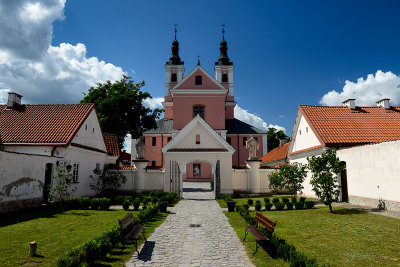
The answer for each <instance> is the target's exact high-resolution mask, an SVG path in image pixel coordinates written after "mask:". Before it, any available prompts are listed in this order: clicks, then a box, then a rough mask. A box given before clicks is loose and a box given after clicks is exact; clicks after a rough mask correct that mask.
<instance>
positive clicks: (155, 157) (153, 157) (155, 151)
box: [144, 134, 171, 166]
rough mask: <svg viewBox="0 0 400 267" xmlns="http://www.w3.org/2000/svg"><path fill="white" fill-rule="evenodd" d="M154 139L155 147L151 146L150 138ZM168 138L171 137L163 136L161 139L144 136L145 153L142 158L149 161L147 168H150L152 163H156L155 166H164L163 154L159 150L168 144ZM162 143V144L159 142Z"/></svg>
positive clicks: (159, 137)
mask: <svg viewBox="0 0 400 267" xmlns="http://www.w3.org/2000/svg"><path fill="white" fill-rule="evenodd" d="M153 137H155V138H156V145H155V146H153V145H152V138H153ZM168 137H171V135H166V134H163V135H162V138H161V134H160V135H157V136H156V135H154V136H145V138H146V139H145V149H146V150H145V152H144V157H145V159H147V160H149V161H150V162H149V163H148V164H147V166H152V161H155V162H156V166H164V162H165V158H164V155H163V153H162V152H161V148H163V147H164V146H165V145H166V144H167V143H168ZM161 141H162V142H161Z"/></svg>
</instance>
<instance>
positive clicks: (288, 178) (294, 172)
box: [269, 163, 307, 196]
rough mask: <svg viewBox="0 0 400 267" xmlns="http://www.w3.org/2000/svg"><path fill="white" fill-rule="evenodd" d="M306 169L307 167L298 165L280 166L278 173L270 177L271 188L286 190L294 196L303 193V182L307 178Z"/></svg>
mask: <svg viewBox="0 0 400 267" xmlns="http://www.w3.org/2000/svg"><path fill="white" fill-rule="evenodd" d="M306 168H307V166H306V165H302V164H298V163H294V164H287V165H282V166H280V167H279V171H278V172H273V173H271V174H270V175H269V188H271V189H275V190H277V189H280V190H282V189H285V190H287V191H288V192H289V193H290V194H291V195H293V196H296V195H297V193H302V191H301V190H303V188H304V187H303V182H304V180H305V179H306V176H307V170H306Z"/></svg>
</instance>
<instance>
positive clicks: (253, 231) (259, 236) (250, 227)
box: [245, 225, 269, 241]
mask: <svg viewBox="0 0 400 267" xmlns="http://www.w3.org/2000/svg"><path fill="white" fill-rule="evenodd" d="M245 228H246V229H247V231H249V232H250V233H251V234H252V235H253V236H254V237H255V239H256V240H257V241H268V240H269V238H268V237H266V236H265V235H264V234H263V233H261V232H260V231H259V230H258V229H257V228H256V227H254V226H253V225H247V226H245Z"/></svg>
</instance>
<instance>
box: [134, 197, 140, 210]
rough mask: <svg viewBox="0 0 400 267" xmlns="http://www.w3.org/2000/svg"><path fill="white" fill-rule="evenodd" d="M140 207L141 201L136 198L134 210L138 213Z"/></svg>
mask: <svg viewBox="0 0 400 267" xmlns="http://www.w3.org/2000/svg"><path fill="white" fill-rule="evenodd" d="M139 207H140V199H139V198H135V200H134V201H133V210H136V211H138V210H139Z"/></svg>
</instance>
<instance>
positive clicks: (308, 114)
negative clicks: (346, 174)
mask: <svg viewBox="0 0 400 267" xmlns="http://www.w3.org/2000/svg"><path fill="white" fill-rule="evenodd" d="M299 110H300V111H301V112H302V114H303V115H304V116H305V118H306V120H307V121H308V123H309V124H310V126H311V127H312V128H313V130H314V131H315V132H316V133H317V137H318V135H319V138H320V141H322V142H323V143H325V145H326V146H335V145H345V146H348V145H355V144H365V143H377V142H384V141H389V140H394V139H399V138H400V107H391V108H390V109H389V110H385V109H384V108H383V107H356V109H355V110H351V109H350V108H348V107H330V106H309V105H300V107H299Z"/></svg>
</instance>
